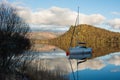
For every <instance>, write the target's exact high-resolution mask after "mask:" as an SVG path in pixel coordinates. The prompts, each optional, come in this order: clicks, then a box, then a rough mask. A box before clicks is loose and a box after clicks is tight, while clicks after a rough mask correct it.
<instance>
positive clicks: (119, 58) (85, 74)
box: [38, 49, 120, 80]
mask: <svg viewBox="0 0 120 80" xmlns="http://www.w3.org/2000/svg"><path fill="white" fill-rule="evenodd" d="M38 55H39V56H38V57H39V59H42V60H44V63H45V64H46V66H48V69H49V70H56V69H60V70H61V71H63V72H65V75H66V76H67V77H69V79H70V80H74V79H73V74H72V72H71V69H70V64H69V62H68V60H67V57H66V54H65V52H64V51H63V50H59V49H56V50H50V51H49V52H40V53H38ZM72 66H73V69H74V74H75V77H76V80H120V52H112V53H109V54H108V55H105V56H99V57H95V58H93V59H90V60H87V61H86V62H84V63H81V64H79V66H78V71H77V70H76V60H72ZM77 74H78V79H77Z"/></svg>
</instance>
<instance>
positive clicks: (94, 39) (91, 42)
mask: <svg viewBox="0 0 120 80" xmlns="http://www.w3.org/2000/svg"><path fill="white" fill-rule="evenodd" d="M73 29H74V26H71V27H70V29H69V30H68V31H67V32H66V33H64V34H63V35H60V36H59V37H55V38H53V39H48V40H35V43H36V44H40V43H45V44H50V45H55V46H57V47H59V48H61V49H63V50H65V51H67V50H68V49H69V47H70V41H71V37H72V33H73ZM73 36H74V38H73V42H72V47H73V46H75V45H76V43H77V42H85V43H86V45H85V46H87V47H91V48H93V51H94V53H93V57H97V56H101V55H105V54H108V53H112V52H118V51H120V45H119V43H120V33H118V32H111V31H108V30H105V29H101V28H97V27H94V26H92V25H87V24H81V25H78V26H76V29H75V34H74V35H73Z"/></svg>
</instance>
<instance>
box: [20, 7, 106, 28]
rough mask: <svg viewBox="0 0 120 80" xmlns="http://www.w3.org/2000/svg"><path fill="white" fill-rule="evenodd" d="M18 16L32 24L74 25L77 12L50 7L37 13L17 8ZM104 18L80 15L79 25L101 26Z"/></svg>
mask: <svg viewBox="0 0 120 80" xmlns="http://www.w3.org/2000/svg"><path fill="white" fill-rule="evenodd" d="M18 9H19V12H18V13H19V15H20V16H21V17H23V18H24V19H26V20H27V22H29V23H32V24H42V25H60V26H66V25H74V23H75V19H76V17H77V12H74V11H72V10H70V9H68V8H60V7H51V8H48V9H41V10H39V11H35V12H34V11H32V10H30V9H28V8H25V7H18ZM104 20H105V17H104V16H102V15H101V14H92V15H86V14H81V13H80V23H85V24H92V25H95V24H101V23H102V22H103V21H104Z"/></svg>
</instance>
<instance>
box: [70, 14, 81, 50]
mask: <svg viewBox="0 0 120 80" xmlns="http://www.w3.org/2000/svg"><path fill="white" fill-rule="evenodd" d="M78 14H79V13H78ZM78 16H79V15H77V17H76V21H75V26H74V28H73V32H72V37H71V40H70V46H69V48H70V47H71V46H72V41H73V36H74V33H75V27H76V26H77V25H76V24H77V21H78Z"/></svg>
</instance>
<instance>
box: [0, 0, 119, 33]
mask: <svg viewBox="0 0 120 80" xmlns="http://www.w3.org/2000/svg"><path fill="white" fill-rule="evenodd" d="M0 1H1V2H6V3H9V4H11V5H14V7H16V8H17V9H18V14H19V15H20V16H21V17H22V18H23V19H25V20H26V22H28V23H29V24H30V27H31V28H32V29H34V30H38V31H66V30H68V29H69V27H70V26H71V25H74V24H75V19H76V17H77V11H78V10H77V8H78V6H79V15H80V16H79V19H80V21H79V23H80V24H90V25H94V26H97V27H100V28H104V29H107V30H111V31H117V32H120V6H119V4H120V0H0Z"/></svg>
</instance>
